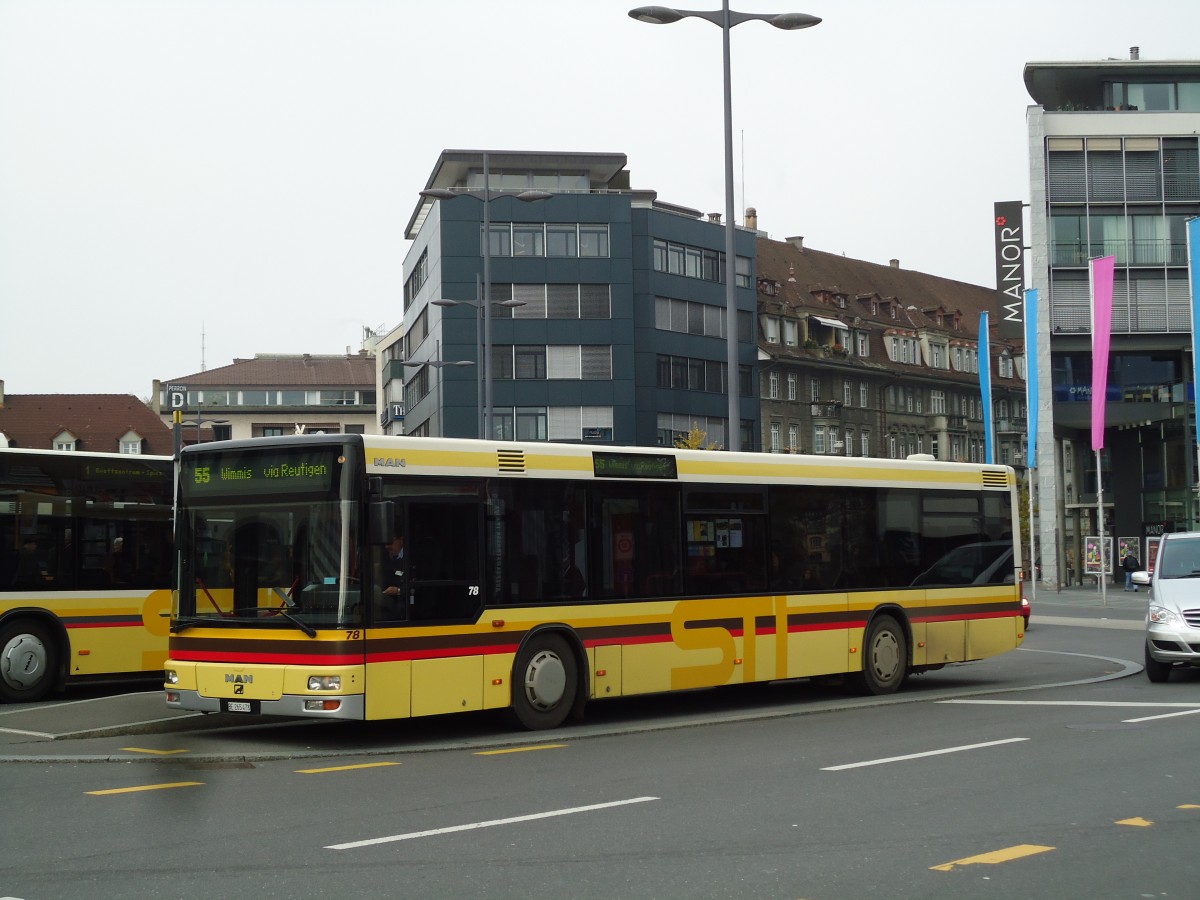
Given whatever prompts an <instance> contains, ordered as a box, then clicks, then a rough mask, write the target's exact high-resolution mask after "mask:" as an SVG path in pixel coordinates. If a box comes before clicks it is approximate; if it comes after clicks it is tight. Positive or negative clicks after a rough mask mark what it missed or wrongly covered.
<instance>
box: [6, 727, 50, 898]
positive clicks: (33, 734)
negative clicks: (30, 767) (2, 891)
mask: <svg viewBox="0 0 1200 900" xmlns="http://www.w3.org/2000/svg"><path fill="white" fill-rule="evenodd" d="M0 732H2V733H4V734H23V735H26V736H28V737H40V738H46V740H53V739H54V738H55V737H56V735H53V734H46V732H44V731H25V730H24V729H21V728H0ZM0 900H4V898H3V897H0Z"/></svg>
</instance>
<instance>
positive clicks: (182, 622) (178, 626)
mask: <svg viewBox="0 0 1200 900" xmlns="http://www.w3.org/2000/svg"><path fill="white" fill-rule="evenodd" d="M211 621H212V619H211V618H210V617H208V616H176V617H175V618H174V620H173V621H172V622H171V634H179V632H181V631H184V630H186V629H188V628H191V627H192V626H193V625H204V624H207V623H209V622H211Z"/></svg>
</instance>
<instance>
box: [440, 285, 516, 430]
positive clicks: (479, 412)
mask: <svg viewBox="0 0 1200 900" xmlns="http://www.w3.org/2000/svg"><path fill="white" fill-rule="evenodd" d="M475 296H476V298H482V296H483V293H482V291H481V290H480V287H479V283H478V281H476V284H475ZM429 302H430V303H432V304H433V305H434V306H445V307H451V306H473V307H474V308H475V310H476V313H475V359H477V360H479V361H480V365H479V367H478V368H477V369H476V370H475V382H476V384H475V436H476V437H483V436H484V434H486V432H485V431H484V425H483V411H484V400H483V371H484V369H485V368H486V364H484V363H483V347H482V343H481V342H482V340H483V337H482V334H483V329H482V328H481V326H480V324H479V319H480V317H482V316H483V308H484V303H483V300H482V299H476V300H431V301H429ZM491 303H492V305H495V306H503V307H506V308H508V309H516V308H517V307H518V306H525V305H526V303H525V301H524V300H493V301H491Z"/></svg>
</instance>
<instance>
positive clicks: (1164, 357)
mask: <svg viewBox="0 0 1200 900" xmlns="http://www.w3.org/2000/svg"><path fill="white" fill-rule="evenodd" d="M1025 85H1026V87H1027V89H1028V91H1029V94H1030V96H1031V97H1032V98H1033V101H1034V105H1033V106H1031V107H1029V110H1028V116H1027V120H1028V126H1029V160H1030V190H1031V203H1030V207H1031V209H1030V223H1029V224H1030V235H1031V253H1032V257H1031V268H1032V272H1033V275H1032V285H1031V286H1032V287H1035V288H1037V289H1038V292H1039V308H1038V310H1037V316H1038V318H1037V322H1038V333H1039V348H1038V360H1037V365H1038V376H1039V381H1040V384H1041V391H1040V394H1041V396H1040V397H1039V427H1038V455H1037V465H1038V488H1039V492H1040V504H1039V509H1040V540H1041V556H1042V561H1043V575H1044V578H1045V579H1046V580H1047V581H1051V582H1053V583H1062V582H1063V581H1065V579H1066V577H1067V562H1068V560H1070V561H1071V562H1072V563H1074V562H1076V561H1079V560H1082V559H1083V556H1082V551H1083V546H1082V541H1083V539H1084V538H1085V537H1086V536H1089V535H1096V534H1098V530H1099V526H1100V523H1099V522H1098V521H1097V488H1098V485H1102V487H1103V510H1104V519H1105V523H1104V530H1105V533H1106V535H1107V536H1109V537H1111V538H1114V540H1113V544H1112V546H1113V548H1114V550H1115V549H1116V548H1117V547H1118V546H1119V543H1118V541H1117V539H1119V538H1129V539H1137V541H1138V547H1139V553H1140V554H1141V558H1142V560H1145V559H1146V556H1145V554H1146V550H1147V543H1146V540H1147V538H1153V537H1154V536H1155V535H1156V534H1159V533H1161V532H1162V531H1164V530H1167V531H1170V530H1183V529H1186V528H1192V527H1198V526H1200V519H1198V514H1197V505H1196V493H1195V485H1196V466H1195V452H1194V447H1193V438H1192V436H1193V435H1194V434H1195V431H1194V425H1193V424H1192V423H1193V422H1194V417H1195V385H1194V384H1193V383H1192V377H1191V373H1192V363H1191V358H1192V333H1191V315H1190V305H1189V304H1190V299H1189V298H1190V293H1189V287H1188V271H1187V249H1186V240H1185V227H1184V223H1185V222H1186V221H1187V219H1189V218H1191V217H1193V216H1196V215H1198V214H1200V150H1198V147H1197V134H1198V133H1200V62H1163V61H1149V60H1142V59H1140V54H1139V52H1138V48H1136V47H1134V48H1131V52H1130V58H1129V59H1128V60H1112V59H1109V60H1103V61H1099V62H1031V63H1028V64H1027V65H1026V67H1025ZM1100 256H1114V257H1115V258H1116V282H1115V286H1114V293H1113V323H1112V331H1113V336H1112V349H1111V353H1110V358H1109V362H1108V392H1107V396H1106V398H1105V421H1106V425H1107V428H1106V432H1105V452H1104V454H1103V456H1102V462H1101V465H1100V468H1099V471H1097V465H1096V454H1095V453H1094V452H1093V451H1092V447H1091V430H1090V429H1091V408H1092V407H1091V399H1092V398H1091V384H1092V351H1091V338H1092V323H1091V322H1092V320H1091V300H1090V288H1089V280H1088V261H1089V259H1091V258H1093V257H1100ZM1114 476H1115V477H1114ZM1114 568H1115V566H1114ZM1075 577H1076V579H1078V577H1079V570H1078V569H1075Z"/></svg>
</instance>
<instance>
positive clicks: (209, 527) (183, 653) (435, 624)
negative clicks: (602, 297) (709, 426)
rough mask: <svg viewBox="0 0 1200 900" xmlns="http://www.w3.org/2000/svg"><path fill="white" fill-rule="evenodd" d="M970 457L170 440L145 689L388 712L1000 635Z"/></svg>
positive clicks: (269, 705)
mask: <svg viewBox="0 0 1200 900" xmlns="http://www.w3.org/2000/svg"><path fill="white" fill-rule="evenodd" d="M1016 516H1017V503H1016V495H1015V478H1014V475H1013V472H1012V470H1011V469H1010V468H1008V467H1006V466H998V465H968V464H963V463H940V462H935V461H932V460H931V459H929V458H926V459H921V460H916V459H914V460H885V459H864V458H848V457H840V456H839V457H833V456H801V455H782V454H756V453H721V452H711V451H703V450H677V449H669V448H645V447H642V448H639V447H612V446H604V447H597V446H588V445H583V444H549V443H519V442H502V443H496V442H490V441H475V440H453V439H442V438H428V437H378V436H371V435H367V436H363V435H312V436H303V435H299V436H293V437H282V438H259V439H255V440H251V441H228V442H218V443H211V444H204V445H201V446H197V447H189V448H186V449H184V451H183V453H182V457H181V461H180V505H179V515H178V520H177V527H178V536H179V541H180V545H181V546H180V589H179V592H178V597H177V601H176V605H175V608H174V612H173V616H172V620H171V637H170V657H169V659H168V660H167V663H166V670H167V671H166V691H167V704H168V705H169V706H172V707H177V708H183V709H194V710H203V711H207V712H225V713H231V712H233V713H245V714H247V715H248V716H255V715H287V716H312V717H324V718H341V719H388V718H398V717H410V716H427V715H437V714H442V713H450V712H459V711H464V710H482V709H492V708H505V707H511V709H512V711H513V712H514V713H515V715H516V717H517V719H518V720H519V721H520V722H521V723H522V724H523V725H525V726H526V727H528V728H532V729H537V728H550V727H555V726H557V725H559V724H560V723H562V722H563V721H564V720H565V719H566V717H567V716H568V715H571V714H573V715H574V716H576V717H579V716H581V715H582V713H583V708H584V705H585V703H586V702H587V701H589V700H599V699H602V698H608V697H623V696H630V695H634V694H648V693H653V692H667V691H674V690H682V689H690V688H702V687H711V686H717V685H728V684H741V683H749V682H756V681H769V680H776V679H793V678H805V677H816V676H826V675H846V676H849V678H850V680H851V681H852V682H854V683H856V684H857V685H858V686H859V687H860V688H861V689H863V690H864V691H866V692H869V693H879V694H882V693H889V692H891V691H895V690H897V689H898V688H899V687H900V686H901V684H902V683H903V682H904V680H905V678H906V677H907V676H908V675H909V674H911V673H918V672H925V671H928V670H931V669H937V668H941V667H942V666H944V665H946V664H947V663H956V662H962V661H965V660H977V659H982V658H985V657H990V656H993V655H996V654H999V653H1003V652H1005V651H1007V650H1012V649H1013V648H1015V647H1017V646H1018V645H1019V644H1020V643H1021V642H1022V640H1023V638H1024V632H1023V625H1022V619H1021V600H1020V593H1019V585H1018V584H1017V580H1016V577H1015V576H1016V572H1017V570H1018V569H1019V567H1020V565H1021V559H1020V555H1019V547H1018V544H1017V542H1016V541H1015V540H1014V535H1016V534H1019V530H1018V524H1017V518H1016Z"/></svg>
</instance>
